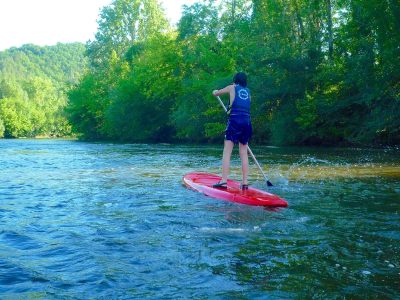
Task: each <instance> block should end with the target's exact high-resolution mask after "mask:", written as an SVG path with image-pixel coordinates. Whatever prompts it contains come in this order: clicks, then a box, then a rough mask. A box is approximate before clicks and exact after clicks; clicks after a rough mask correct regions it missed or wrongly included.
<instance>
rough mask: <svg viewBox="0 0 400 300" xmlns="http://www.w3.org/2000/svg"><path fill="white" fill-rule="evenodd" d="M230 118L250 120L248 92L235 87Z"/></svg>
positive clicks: (245, 89)
mask: <svg viewBox="0 0 400 300" xmlns="http://www.w3.org/2000/svg"><path fill="white" fill-rule="evenodd" d="M230 117H234V118H250V90H249V89H248V88H244V87H242V86H240V85H235V99H234V100H233V103H232V107H231V111H230Z"/></svg>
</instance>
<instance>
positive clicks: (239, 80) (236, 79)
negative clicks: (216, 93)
mask: <svg viewBox="0 0 400 300" xmlns="http://www.w3.org/2000/svg"><path fill="white" fill-rule="evenodd" d="M233 83H234V84H238V85H240V86H242V87H247V75H246V74H245V73H243V72H239V73H236V74H235V76H233Z"/></svg>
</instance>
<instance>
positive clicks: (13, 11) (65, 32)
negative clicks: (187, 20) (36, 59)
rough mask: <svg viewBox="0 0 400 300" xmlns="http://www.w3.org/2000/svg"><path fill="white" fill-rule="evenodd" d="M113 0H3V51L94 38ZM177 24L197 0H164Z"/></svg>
mask: <svg viewBox="0 0 400 300" xmlns="http://www.w3.org/2000/svg"><path fill="white" fill-rule="evenodd" d="M111 2H112V0H0V51H1V50H4V49H7V48H10V47H20V46H21V45H23V44H28V43H31V44H36V45H54V44H56V43H58V42H61V43H67V42H86V41H87V40H89V39H93V38H94V34H95V32H96V31H97V22H96V21H97V19H98V16H99V12H100V10H101V8H102V7H103V6H105V5H109V4H110V3H111ZM161 2H162V4H163V6H164V9H165V12H166V14H167V17H168V18H169V20H170V21H171V22H172V23H176V22H177V21H178V20H179V18H180V15H181V7H182V5H183V4H192V3H194V2H196V0H162V1H161Z"/></svg>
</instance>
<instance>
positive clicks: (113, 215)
mask: <svg viewBox="0 0 400 300" xmlns="http://www.w3.org/2000/svg"><path fill="white" fill-rule="evenodd" d="M252 148H253V152H254V153H255V155H256V156H257V159H258V160H259V162H260V163H261V164H262V165H263V167H264V169H265V171H266V172H267V174H268V176H269V177H270V180H271V181H272V182H273V183H274V185H275V186H274V187H273V188H271V189H270V191H271V192H273V193H276V194H278V195H280V196H282V197H284V198H285V199H287V200H288V202H289V208H287V209H278V210H272V211H271V210H265V209H263V208H260V207H249V206H244V205H240V204H234V203H230V202H224V201H220V200H215V199H212V198H208V197H205V196H203V195H201V194H198V193H195V192H193V191H191V190H188V189H186V188H184V187H183V185H182V183H181V178H182V176H183V175H184V174H185V173H187V172H191V171H207V172H214V173H215V172H216V173H219V172H220V159H221V157H220V156H221V152H222V149H221V147H220V146H189V145H185V146H182V145H165V144H164V145H144V144H142V145H129V144H101V143H92V144H91V143H82V142H75V141H62V140H0V151H1V156H0V178H1V180H0V298H11V299H15V298H17V299H20V298H22V299H26V298H28V299H30V298H39V299H65V298H67V299H98V298H106V297H111V298H113V299H114V298H122V299H130V298H146V297H147V298H167V299H172V298H174V299H175V298H184V299H185V298H222V299H230V298H239V299H242V298H243V299H265V298H268V299H282V298H283V299H287V298H312V297H314V298H323V299H325V298H374V297H375V298H396V297H398V295H399V292H400V288H399V287H400V255H399V251H400V246H399V245H400V234H399V232H400V231H399V229H400V217H399V208H400V155H399V151H398V149H385V150H373V149H372V150H365V149H311V148H277V147H252ZM232 177H233V178H236V179H239V178H240V161H239V156H238V154H237V153H236V154H235V156H234V157H233V161H232ZM250 180H251V182H252V183H253V185H254V186H256V187H259V188H263V189H266V188H267V187H266V185H265V183H264V181H263V177H262V175H260V174H259V173H258V169H257V168H256V167H255V166H253V165H252V166H251V176H250Z"/></svg>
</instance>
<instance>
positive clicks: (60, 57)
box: [0, 43, 87, 138]
mask: <svg viewBox="0 0 400 300" xmlns="http://www.w3.org/2000/svg"><path fill="white" fill-rule="evenodd" d="M86 65H87V59H86V57H85V46H84V45H83V44H79V43H74V44H57V45H56V46H46V47H39V46H35V45H24V46H22V47H20V48H10V49H7V50H5V51H2V52H0V137H8V138H16V137H35V136H53V137H56V136H66V135H70V134H71V126H70V125H69V123H68V121H67V118H66V115H65V112H64V108H65V106H66V104H67V96H66V91H67V90H68V89H69V88H70V87H71V86H73V85H74V84H77V83H78V82H79V80H80V77H81V75H82V73H83V70H84V69H85V68H86Z"/></svg>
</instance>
